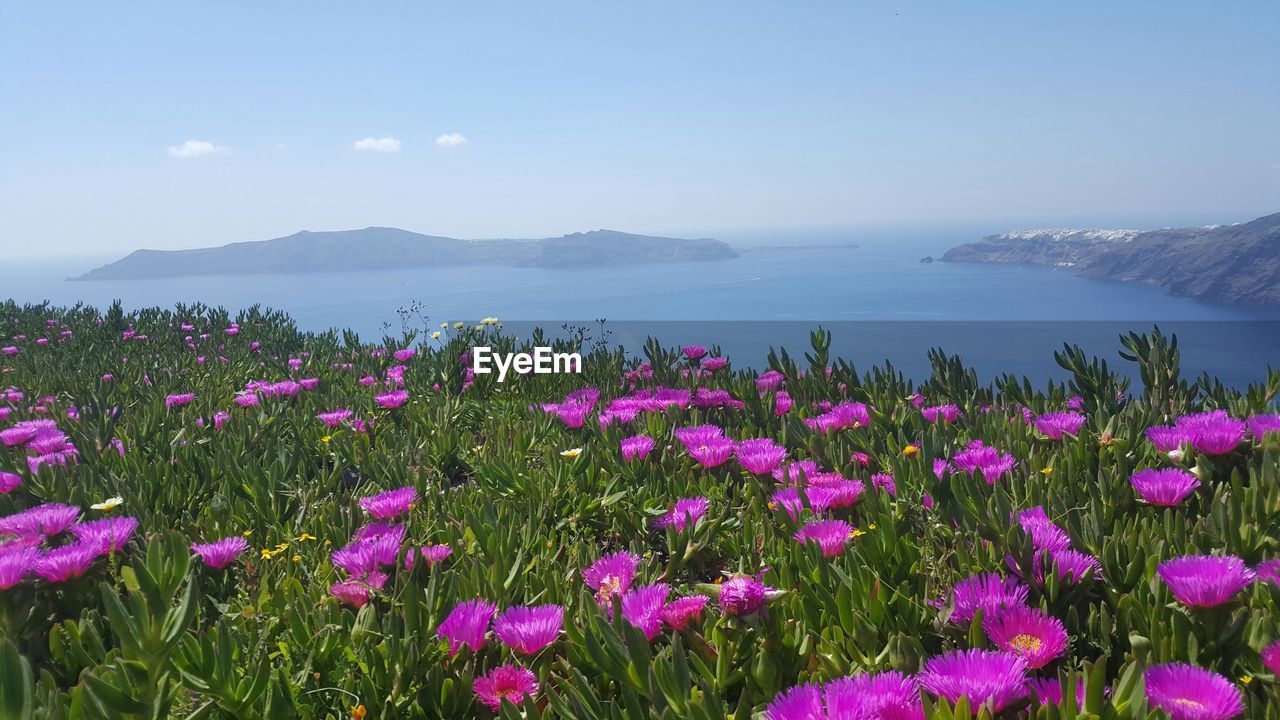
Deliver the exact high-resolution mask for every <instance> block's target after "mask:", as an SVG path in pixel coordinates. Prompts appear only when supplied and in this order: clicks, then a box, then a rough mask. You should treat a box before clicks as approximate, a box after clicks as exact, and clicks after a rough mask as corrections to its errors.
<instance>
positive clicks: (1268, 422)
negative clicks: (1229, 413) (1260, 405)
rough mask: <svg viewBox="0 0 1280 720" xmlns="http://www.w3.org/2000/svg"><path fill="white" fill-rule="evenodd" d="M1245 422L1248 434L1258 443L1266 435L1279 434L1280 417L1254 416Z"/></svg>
mask: <svg viewBox="0 0 1280 720" xmlns="http://www.w3.org/2000/svg"><path fill="white" fill-rule="evenodd" d="M1245 422H1247V423H1248V425H1249V434H1250V435H1253V437H1254V439H1256V440H1258V441H1259V442H1261V441H1262V438H1263V436H1265V435H1266V434H1267V433H1273V432H1280V415H1254V416H1253V417H1251V418H1249V419H1248V420H1246V421H1245Z"/></svg>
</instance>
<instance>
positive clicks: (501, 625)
mask: <svg viewBox="0 0 1280 720" xmlns="http://www.w3.org/2000/svg"><path fill="white" fill-rule="evenodd" d="M563 627H564V608H562V607H560V606H559V605H536V606H533V607H512V608H507V609H506V610H503V611H502V614H501V615H499V616H498V617H497V618H496V619H494V621H493V634H494V636H496V637H497V638H498V640H500V641H502V644H503V645H506V646H507V647H509V648H511V649H512V650H514V651H515V652H517V653H519V654H521V655H533V654H534V653H536V652H538V651H539V650H541V649H542V648H544V647H546V646H548V645H550V644H551V643H553V642H555V641H556V638H557V637H559V636H560V630H561V628H563Z"/></svg>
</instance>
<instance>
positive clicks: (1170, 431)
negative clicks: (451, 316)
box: [0, 289, 1280, 720]
mask: <svg viewBox="0 0 1280 720" xmlns="http://www.w3.org/2000/svg"><path fill="white" fill-rule="evenodd" d="M337 291H338V292H341V290H340V289H338V290H337ZM233 318H234V319H233ZM824 337H825V331H824V334H822V335H819V334H817V333H815V336H814V343H813V348H812V350H804V351H802V352H795V348H789V349H788V350H789V352H787V353H783V352H781V351H779V352H777V353H776V354H774V355H772V356H771V357H770V358H768V359H767V361H766V362H765V363H763V364H762V363H761V362H759V361H760V360H762V359H761V358H738V357H733V358H730V357H729V355H727V354H725V353H724V352H721V350H720V349H719V348H714V347H710V343H709V342H708V343H706V344H705V345H703V346H696V345H690V346H689V347H688V348H685V349H683V350H682V349H681V348H678V347H668V346H665V345H663V344H662V342H661V340H662V339H661V338H655V339H652V340H650V341H649V342H647V343H645V344H644V346H643V350H641V349H640V348H639V347H628V348H627V349H626V350H619V349H618V348H617V347H616V346H612V345H610V344H609V343H603V342H602V343H600V344H599V347H598V349H596V350H589V349H588V348H589V347H590V345H591V343H592V342H593V341H592V340H588V339H586V336H585V335H583V336H577V335H575V334H574V333H569V335H568V337H564V338H559V339H556V340H555V341H554V342H555V343H556V344H557V345H565V346H566V347H565V348H564V349H566V350H582V351H583V354H584V355H585V356H586V361H585V362H584V363H583V365H582V368H581V373H580V374H577V375H528V376H523V377H521V378H519V380H518V381H517V382H507V383H504V384H503V385H502V386H500V387H498V386H495V383H494V382H493V381H492V379H491V378H485V377H483V376H477V375H475V374H474V373H473V372H472V368H471V365H472V363H471V355H472V353H473V352H474V348H476V347H480V346H490V347H498V348H510V349H516V350H518V349H520V348H521V346H522V343H524V342H525V340H524V339H522V338H517V337H515V336H512V335H504V334H502V332H501V327H500V325H499V324H498V323H497V322H496V320H493V319H485V320H483V321H481V322H479V323H461V322H447V323H445V324H444V325H443V326H441V327H440V328H439V330H438V331H431V330H428V332H427V333H425V334H422V333H420V332H415V331H414V330H412V329H411V330H409V331H408V332H406V334H405V336H404V337H402V338H384V339H383V340H381V341H380V342H379V343H378V344H377V345H371V344H367V343H364V342H361V341H360V339H359V338H358V337H356V336H354V335H353V334H341V333H340V334H337V335H335V334H333V333H326V334H320V335H314V334H305V333H300V332H298V331H297V330H296V329H295V327H294V325H293V323H292V321H290V320H289V319H288V318H286V317H285V316H283V315H281V314H279V313H273V312H270V311H263V310H261V309H258V308H251V309H247V310H243V311H240V310H232V311H229V312H228V311H223V310H220V309H211V308H205V307H203V306H194V307H187V306H183V307H180V308H178V309H176V310H158V309H150V310H142V311H137V312H130V311H126V310H125V309H124V308H123V307H114V308H112V309H111V310H110V311H108V312H105V313H102V314H98V313H96V312H95V311H94V310H92V309H91V308H87V307H84V306H79V307H77V308H71V309H66V310H61V309H56V308H50V307H48V306H47V305H42V306H31V307H19V306H17V305H16V304H13V303H9V304H4V303H3V301H0V349H4V350H3V352H4V354H3V355H0V365H3V367H2V368H0V369H2V370H3V371H4V372H3V381H2V383H3V384H0V636H3V638H0V656H2V659H3V660H4V662H11V661H12V660H13V658H14V657H15V656H14V654H13V652H14V650H16V652H17V655H18V656H21V657H22V658H24V659H25V660H26V665H29V666H31V669H32V672H31V677H32V679H33V685H34V687H35V692H34V694H33V695H30V696H29V699H30V701H31V705H33V707H32V712H31V714H32V715H33V716H34V717H45V716H48V717H61V716H64V715H66V714H67V712H70V711H69V710H68V708H74V707H76V702H79V703H80V704H82V705H85V706H86V707H88V706H89V705H93V709H94V710H99V708H98V705H102V706H103V709H102V710H101V712H99V713H98V714H101V715H103V716H104V717H117V716H119V717H125V716H132V715H137V714H138V713H139V712H140V711H139V710H138V709H137V708H138V704H137V702H136V701H135V700H136V698H144V697H145V698H152V699H155V698H161V699H172V703H171V704H172V707H170V708H167V710H168V712H169V714H175V713H183V714H192V713H195V714H197V715H198V714H202V713H209V712H212V713H213V714H215V715H227V716H231V715H241V714H248V715H254V716H257V715H263V716H267V715H270V716H271V717H280V718H309V717H326V716H330V715H333V716H339V715H341V716H343V717H347V716H349V717H352V718H356V720H360V719H361V718H363V719H364V720H371V718H375V717H376V718H381V717H400V716H404V717H424V718H429V717H446V718H473V717H486V718H487V717H493V716H494V715H495V713H496V714H499V715H501V716H504V717H515V716H521V715H529V716H530V717H532V716H535V715H536V716H538V717H541V718H544V719H545V720H564V719H565V718H568V717H587V716H591V717H594V716H596V715H600V716H617V717H622V716H626V717H632V716H635V717H637V718H640V719H641V720H658V719H659V718H665V717H667V716H671V717H694V716H697V717H703V716H705V717H752V718H757V717H764V718H772V719H774V720H777V719H782V720H795V719H797V718H805V719H808V718H820V719H822V720H834V719H835V718H854V720H876V719H891V720H926V714H927V715H928V718H929V720H937V718H939V717H949V715H948V714H947V710H946V708H944V707H943V705H942V702H943V701H945V702H947V703H953V702H956V701H959V700H960V699H961V698H967V699H968V702H969V706H970V711H971V712H974V713H975V714H981V712H982V711H981V709H980V706H983V705H985V706H987V707H988V708H989V711H990V712H991V713H992V716H993V717H996V718H1000V720H1006V719H1011V718H1021V717H1023V716H1029V715H1032V714H1034V715H1037V716H1043V715H1045V713H1048V714H1049V715H1052V716H1055V717H1056V716H1057V715H1058V714H1061V712H1060V710H1058V709H1051V708H1041V709H1040V710H1033V709H1032V707H1031V705H1032V703H1035V704H1037V705H1050V704H1052V705H1056V704H1058V703H1059V702H1060V701H1061V700H1062V695H1063V691H1064V690H1065V689H1066V687H1067V686H1068V683H1072V682H1074V681H1078V682H1075V684H1074V687H1075V692H1076V700H1077V703H1076V704H1077V706H1080V705H1082V704H1084V703H1086V701H1087V702H1088V703H1089V704H1094V703H1097V702H1101V703H1102V705H1103V707H1102V708H1101V709H1100V710H1097V709H1095V708H1089V709H1088V710H1087V711H1085V712H1086V714H1093V713H1095V712H1096V713H1097V714H1098V715H1099V716H1100V717H1111V716H1112V715H1115V716H1116V717H1117V718H1121V717H1128V715H1133V714H1134V713H1137V714H1142V713H1143V712H1146V708H1148V707H1149V708H1150V709H1151V710H1152V711H1153V712H1155V713H1157V714H1159V715H1160V716H1161V717H1165V716H1168V717H1171V718H1174V720H1182V719H1183V718H1186V719H1187V720H1219V719H1221V720H1228V719H1229V718H1233V717H1236V716H1247V717H1265V716H1268V713H1270V711H1271V705H1273V704H1274V692H1273V690H1274V688H1273V681H1274V676H1275V674H1276V673H1277V672H1280V640H1278V639H1277V638H1276V637H1275V632H1274V630H1275V628H1274V625H1275V618H1274V617H1273V615H1275V612H1274V610H1275V607H1274V606H1275V602H1274V601H1275V598H1276V597H1277V595H1276V593H1277V592H1280V553H1278V552H1277V550H1276V548H1277V542H1276V538H1275V537H1273V536H1274V535H1276V533H1275V532H1274V531H1275V518H1274V517H1273V515H1275V512H1274V511H1275V508H1276V507H1280V489H1277V487H1276V485H1275V482H1274V479H1275V478H1276V477H1277V476H1280V468H1277V467H1276V464H1277V458H1276V454H1275V452H1274V449H1275V447H1276V443H1277V439H1278V438H1280V414H1277V413H1276V409H1275V407H1274V406H1272V405H1270V404H1268V403H1269V402H1270V401H1271V400H1270V399H1271V398H1274V397H1275V396H1276V393H1277V388H1276V387H1275V383H1276V380H1275V379H1274V378H1267V379H1265V382H1264V385H1263V386H1262V388H1261V390H1258V389H1257V387H1256V386H1255V389H1254V390H1252V391H1250V392H1247V393H1245V392H1240V391H1238V390H1235V389H1232V388H1229V387H1222V386H1217V385H1206V384H1203V383H1191V382H1187V381H1185V380H1184V379H1182V378H1181V377H1179V376H1178V375H1177V372H1176V367H1170V366H1169V365H1168V363H1167V362H1166V363H1165V364H1164V365H1161V363H1162V362H1163V361H1162V360H1161V358H1162V357H1169V354H1168V353H1166V354H1164V355H1161V354H1160V353H1147V352H1146V351H1145V350H1142V348H1143V347H1146V346H1144V345H1141V343H1137V344H1135V347H1137V348H1138V349H1134V348H1133V347H1130V348H1128V349H1129V350H1130V351H1132V352H1133V353H1137V354H1138V355H1141V356H1142V359H1141V362H1143V363H1145V364H1146V368H1147V369H1150V370H1152V371H1154V372H1155V373H1156V376H1158V377H1160V378H1163V379H1168V380H1169V382H1167V383H1166V382H1163V381H1162V383H1161V386H1160V387H1158V388H1145V387H1144V388H1142V389H1141V390H1140V391H1138V392H1134V391H1132V390H1131V391H1127V392H1126V391H1123V388H1125V387H1126V385H1125V382H1124V379H1123V378H1121V377H1119V376H1118V375H1116V374H1108V371H1107V370H1106V369H1105V367H1104V366H1103V365H1102V364H1100V363H1098V364H1094V365H1090V364H1088V363H1087V362H1086V364H1084V365H1078V364H1077V363H1076V362H1075V360H1076V358H1074V357H1072V358H1067V359H1069V360H1070V361H1071V362H1067V363H1065V365H1073V366H1074V367H1075V369H1074V370H1072V369H1071V368H1068V372H1069V373H1070V377H1069V378H1068V379H1066V380H1065V386H1066V387H1068V388H1070V390H1069V391H1068V392H1069V393H1074V394H1071V395H1070V397H1066V398H1064V397H1063V396H1064V393H1063V391H1062V387H1063V384H1057V383H1055V384H1053V385H1052V386H1051V387H1049V388H1047V389H1046V390H1043V391H1038V390H1036V389H1035V388H1034V387H1033V385H1032V384H1030V383H1027V382H1021V381H1019V382H1016V383H1015V382H1013V378H1002V379H1001V380H1000V381H999V382H996V383H991V384H987V385H983V384H981V383H980V382H979V380H978V379H977V376H976V375H974V374H972V373H969V372H968V371H967V369H966V371H965V372H950V370H951V369H952V367H951V364H950V363H948V366H947V368H946V369H947V372H941V373H935V374H934V375H933V376H925V377H904V376H903V375H902V373H901V371H898V370H896V369H894V368H892V367H889V366H886V367H883V368H880V367H877V368H875V369H873V370H872V372H871V373H869V374H861V373H856V372H854V371H853V370H852V368H851V367H850V366H849V365H848V364H847V363H845V362H844V360H843V359H841V358H835V357H831V356H830V354H829V353H828V352H827V350H826V348H825V340H824ZM1146 342H1147V343H1151V344H1153V345H1152V347H1154V346H1155V344H1159V343H1160V342H1163V340H1161V339H1160V337H1158V336H1148V337H1147V338H1146ZM1128 344H1130V341H1129V340H1126V345H1128ZM568 346H572V347H568ZM10 349H11V351H10ZM1165 349H1169V348H1168V346H1166V348H1165ZM637 351H639V352H637ZM1069 354H1070V353H1069ZM801 358H803V360H800V359H801ZM766 365H767V367H766ZM757 368H758V369H757ZM937 369H938V368H937V367H935V370H937ZM1148 376H1151V375H1150V373H1148ZM1135 389H1136V388H1135ZM1161 508H1169V509H1167V510H1165V509H1161ZM1186 553H1196V554H1194V555H1185V556H1183V557H1178V555H1180V554H1186ZM1237 555H1238V556H1239V557H1237ZM1166 591H1167V592H1166ZM117 600H119V601H120V602H119V603H117V602H116V601H117ZM120 608H123V609H124V610H123V612H124V616H123V617H122V616H121V613H120ZM148 628H154V629H155V632H154V633H152V632H150V631H149V630H148ZM131 633H132V634H134V635H136V636H137V637H131ZM147 635H155V637H142V636H147ZM160 635H163V636H164V638H160ZM1144 641H1145V642H1144ZM166 648H169V649H166ZM203 648H210V649H211V651H212V652H213V654H212V655H211V654H209V652H208V651H205V650H204V649H203ZM144 650H145V652H143V651H144ZM143 655H145V656H146V657H142V656H143ZM202 656H203V657H204V658H206V659H207V658H209V657H230V658H232V659H233V661H234V662H232V665H234V666H235V667H234V668H232V669H233V670H234V672H232V674H231V675H229V676H226V675H225V673H224V672H223V668H222V666H223V665H224V664H225V663H222V662H220V661H219V662H206V661H203V660H201V657H202ZM1152 663H1154V664H1152ZM12 664H14V665H15V667H18V668H19V669H21V667H23V666H24V664H23V663H22V662H13V663H12ZM142 667H145V668H148V669H155V670H160V671H163V672H155V673H149V672H148V673H142V672H138V673H134V672H132V671H129V672H123V671H122V668H125V669H128V668H135V669H136V668H142ZM889 667H894V668H900V669H901V670H903V672H897V671H888V670H884V669H883V668H889ZM868 668H880V669H881V670H879V671H876V672H864V671H865V670H866V669H868ZM1090 668H1092V670H1090ZM1144 673H1145V683H1144V682H1142V681H1141V680H1142V678H1143V674H1144ZM10 674H11V675H13V676H14V677H15V678H17V679H18V680H17V682H15V683H12V686H13V687H14V688H17V693H16V696H17V697H18V698H19V700H20V701H23V702H25V701H26V699H27V696H26V694H25V693H26V690H25V688H24V687H23V683H22V681H21V678H22V676H23V673H17V674H13V673H10ZM1072 679H1074V680H1072ZM1100 685H1101V687H1100ZM1086 686H1087V688H1086ZM112 688H119V692H115V691H113V690H112ZM1086 690H1087V692H1086ZM1099 691H1101V692H1099ZM1144 692H1145V697H1144V696H1143V695H1144ZM245 693H248V694H249V695H254V694H255V693H257V694H256V695H254V698H255V699H244V700H242V698H243V696H244V694H245ZM77 697H78V698H80V699H79V700H78V701H76V702H73V700H75V699H76V698H77ZM338 702H341V703H342V704H343V705H344V706H345V707H344V708H337V706H336V704H337V703H338ZM202 708H203V709H202Z"/></svg>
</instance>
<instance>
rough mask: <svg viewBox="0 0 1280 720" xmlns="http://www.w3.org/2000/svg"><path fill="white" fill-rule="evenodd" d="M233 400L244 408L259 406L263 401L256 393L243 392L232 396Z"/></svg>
mask: <svg viewBox="0 0 1280 720" xmlns="http://www.w3.org/2000/svg"><path fill="white" fill-rule="evenodd" d="M232 401H233V402H235V404H236V405H239V406H240V407H242V408H251V407H258V405H259V404H261V402H262V401H261V400H260V399H259V398H258V395H257V394H256V393H241V394H239V395H236V396H235V397H234V398H232Z"/></svg>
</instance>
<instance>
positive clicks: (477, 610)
mask: <svg viewBox="0 0 1280 720" xmlns="http://www.w3.org/2000/svg"><path fill="white" fill-rule="evenodd" d="M496 611H497V608H496V607H494V605H493V603H491V602H488V601H486V600H480V599H476V600H467V601H465V602H460V603H458V604H457V605H455V606H454V607H453V610H452V611H451V612H450V613H449V616H448V617H446V618H445V619H444V622H442V623H440V627H438V628H436V635H438V636H440V637H442V638H445V639H447V640H448V641H449V657H453V656H455V655H457V654H458V651H459V650H461V649H462V646H463V645H466V646H467V647H469V648H471V651H472V652H478V651H479V650H480V648H481V647H482V646H483V645H484V636H485V633H487V632H489V621H490V620H491V619H493V614H494V612H496Z"/></svg>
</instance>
